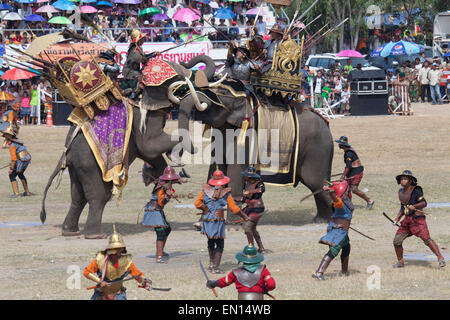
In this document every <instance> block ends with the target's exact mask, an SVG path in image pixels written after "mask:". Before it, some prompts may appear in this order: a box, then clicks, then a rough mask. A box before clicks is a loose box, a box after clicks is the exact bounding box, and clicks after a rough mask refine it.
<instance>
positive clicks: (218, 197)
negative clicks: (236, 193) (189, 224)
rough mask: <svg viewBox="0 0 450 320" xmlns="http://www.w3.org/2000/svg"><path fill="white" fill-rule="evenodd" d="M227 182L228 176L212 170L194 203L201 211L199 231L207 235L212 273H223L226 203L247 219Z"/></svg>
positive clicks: (235, 212) (233, 210) (234, 211)
mask: <svg viewBox="0 0 450 320" xmlns="http://www.w3.org/2000/svg"><path fill="white" fill-rule="evenodd" d="M229 182H230V178H229V177H227V176H225V175H224V174H223V172H222V171H220V170H216V171H214V173H213V176H212V178H211V179H209V180H208V184H207V185H204V186H203V190H202V191H200V194H199V195H198V197H197V199H196V200H195V203H194V205H195V207H196V208H198V209H201V210H202V211H203V212H202V221H203V222H202V229H201V233H202V234H206V236H207V237H208V253H209V262H210V265H209V268H208V269H209V270H210V271H211V272H212V273H223V271H222V270H220V269H219V265H220V260H221V259H222V253H223V248H224V244H225V241H224V239H225V218H224V216H225V210H224V207H225V206H227V205H228V208H229V209H230V210H231V212H233V213H234V214H238V215H239V216H240V217H242V218H243V219H244V220H246V221H247V220H248V218H247V216H246V215H245V214H244V213H243V212H242V211H241V209H240V208H239V207H238V206H237V205H236V202H235V201H234V199H233V197H232V196H231V188H228V187H226V186H227V184H228V183H229Z"/></svg>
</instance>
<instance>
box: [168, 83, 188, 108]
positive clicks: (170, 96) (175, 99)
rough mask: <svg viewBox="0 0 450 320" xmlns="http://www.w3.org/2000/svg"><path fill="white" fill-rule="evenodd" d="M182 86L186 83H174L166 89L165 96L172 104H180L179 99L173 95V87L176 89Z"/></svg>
mask: <svg viewBox="0 0 450 320" xmlns="http://www.w3.org/2000/svg"><path fill="white" fill-rule="evenodd" d="M183 84H186V81H175V82H174V83H172V84H171V85H170V86H169V88H168V89H167V96H168V98H169V100H170V101H171V102H173V103H175V104H180V99H178V98H177V97H175V95H174V94H173V91H174V89H175V87H177V86H179V85H183Z"/></svg>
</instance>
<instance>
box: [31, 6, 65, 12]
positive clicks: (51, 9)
mask: <svg viewBox="0 0 450 320" xmlns="http://www.w3.org/2000/svg"><path fill="white" fill-rule="evenodd" d="M36 12H37V13H43V12H46V13H56V12H59V10H58V9H56V8H55V7H54V6H52V5H46V6H43V7H40V8H39V9H37V10H36Z"/></svg>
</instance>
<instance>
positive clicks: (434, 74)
mask: <svg viewBox="0 0 450 320" xmlns="http://www.w3.org/2000/svg"><path fill="white" fill-rule="evenodd" d="M428 78H429V80H430V86H435V85H437V84H439V79H440V78H441V70H439V69H436V70H430V72H429V73H428Z"/></svg>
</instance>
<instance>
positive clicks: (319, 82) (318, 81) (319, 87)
mask: <svg viewBox="0 0 450 320" xmlns="http://www.w3.org/2000/svg"><path fill="white" fill-rule="evenodd" d="M322 82H323V79H322V78H317V79H316V86H315V88H314V93H322Z"/></svg>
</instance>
